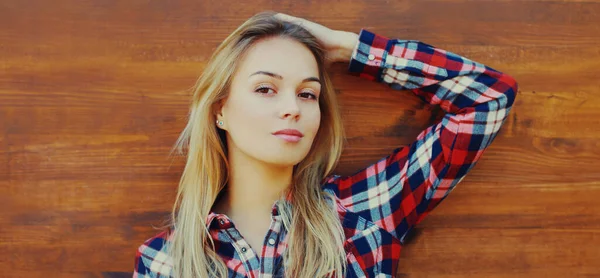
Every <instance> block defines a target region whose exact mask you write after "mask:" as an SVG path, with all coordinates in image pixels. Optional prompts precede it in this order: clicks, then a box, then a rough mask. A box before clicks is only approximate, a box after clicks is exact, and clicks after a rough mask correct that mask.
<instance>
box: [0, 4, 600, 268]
mask: <svg viewBox="0 0 600 278" xmlns="http://www.w3.org/2000/svg"><path fill="white" fill-rule="evenodd" d="M261 10H276V11H282V12H287V13H290V14H292V15H296V16H300V17H306V18H309V19H311V20H314V21H317V22H319V23H322V24H324V25H326V26H328V27H331V28H334V29H342V30H347V31H354V32H358V31H359V30H360V28H363V27H364V28H367V29H369V30H371V31H374V32H376V33H379V34H382V35H385V36H388V37H397V38H403V39H416V40H421V41H424V42H427V43H429V44H432V45H435V46H438V47H441V48H443V49H446V50H450V51H453V52H456V53H459V54H462V55H464V56H467V57H469V58H471V59H473V60H475V61H479V62H482V63H484V64H486V65H489V66H491V67H493V68H495V69H498V70H500V71H504V72H507V73H509V74H511V75H513V76H514V77H515V78H516V79H517V81H518V82H519V85H520V89H519V96H518V98H517V101H516V103H515V106H514V109H513V111H512V112H511V114H510V118H509V119H508V121H507V122H506V125H505V126H504V127H503V129H502V132H501V134H500V135H499V136H498V138H497V139H496V141H495V142H494V144H493V145H492V147H490V149H489V150H488V151H487V152H486V153H485V155H484V157H483V158H482V160H481V161H480V163H479V164H478V165H477V167H476V168H475V169H474V170H473V172H472V173H471V174H470V175H469V176H468V177H467V178H466V179H465V180H464V181H463V182H462V183H461V184H460V185H459V186H458V187H457V190H455V191H454V192H453V193H452V195H451V196H450V197H449V198H448V199H447V200H446V201H445V202H444V203H442V204H441V205H440V206H439V207H438V208H437V209H436V211H435V212H434V213H432V214H431V215H430V216H429V217H428V218H427V219H426V220H425V221H424V222H422V224H421V225H420V227H419V229H417V232H416V233H415V234H414V236H413V237H412V240H411V242H410V243H409V244H408V245H407V246H406V247H405V248H404V249H403V253H402V259H401V263H400V267H399V272H398V274H399V276H400V277H444V278H451V277H452V278H454V277H600V263H599V262H600V206H599V205H598V199H599V198H600V182H599V180H600V170H599V167H598V166H600V162H599V159H600V143H599V142H600V141H599V139H600V128H599V127H598V123H599V121H600V93H599V92H598V90H599V87H600V78H599V75H600V47H599V46H598V45H600V1H592V0H590V1H571V2H569V1H552V0H547V1H542V0H538V1H533V0H532V1H464V0H451V1H441V0H433V1H416V0H411V1H370V0H369V1H367V0H362V1H347V0H343V1H281V2H280V1H264V0H252V1H247V2H239V1H229V0H221V1H189V0H187V1H184V0H181V1H166V0H164V1H148V0H132V1H69V0H56V1H40V0H31V1H11V0H0V185H1V187H0V211H1V212H0V213H1V217H0V248H1V249H2V250H3V252H2V255H0V269H1V270H2V273H1V274H0V276H2V277H130V275H131V271H132V269H133V259H134V254H135V250H136V248H137V246H139V245H140V244H141V243H142V242H143V240H145V239H147V238H149V237H151V236H153V235H154V234H155V233H156V232H157V231H156V230H154V229H153V228H152V225H159V224H161V220H163V219H164V216H165V215H167V214H168V213H169V210H170V209H171V205H172V203H173V201H174V197H175V190H176V184H177V181H178V178H179V175H180V172H181V170H182V166H183V161H182V159H179V158H172V157H169V156H168V151H169V149H170V147H171V146H172V144H173V143H174V141H175V139H176V138H177V136H178V134H179V132H180V131H181V130H182V128H183V127H184V124H185V116H186V113H187V109H188V107H187V103H188V100H189V95H188V91H186V90H187V89H189V88H190V87H191V86H192V85H193V84H194V82H195V80H196V78H197V77H198V75H199V74H200V72H201V71H202V69H203V67H204V65H205V63H206V61H207V59H208V57H209V55H210V54H211V52H212V50H213V49H214V48H215V47H216V46H217V45H218V44H219V43H220V42H221V41H222V40H223V39H224V38H225V37H226V36H227V35H228V34H229V33H230V32H231V31H233V29H234V28H236V27H237V26H238V25H239V24H241V23H242V22H243V21H244V20H245V19H246V18H248V17H249V16H251V15H253V14H254V13H256V12H259V11H261ZM345 69H346V65H337V66H336V67H335V68H334V72H335V74H334V82H335V85H336V86H337V88H338V89H339V91H340V97H341V102H342V105H343V107H344V119H345V123H346V127H347V131H348V143H349V144H348V146H347V149H346V150H345V152H344V156H343V158H342V162H341V166H340V168H339V173H341V174H350V173H351V172H354V171H355V170H357V169H359V168H361V167H364V166H366V165H368V164H369V163H372V162H374V161H376V160H377V159H379V158H380V157H383V156H384V155H386V154H387V153H388V152H389V151H391V150H392V149H393V148H395V147H397V146H398V145H399V144H406V143H409V142H410V141H411V140H412V139H413V138H414V136H416V134H417V133H418V132H419V131H420V130H421V129H422V128H424V127H425V126H427V125H428V124H429V123H431V121H432V119H434V118H435V117H437V116H439V113H440V110H439V109H435V108H433V109H432V108H431V107H428V106H426V105H423V103H421V102H420V100H418V99H417V98H416V97H414V96H412V95H411V94H410V93H408V92H397V91H392V90H391V89H389V88H387V87H386V86H385V85H381V84H374V83H371V82H368V81H365V80H362V79H358V78H356V77H352V76H349V75H347V74H346V73H345ZM407 111H408V112H407Z"/></svg>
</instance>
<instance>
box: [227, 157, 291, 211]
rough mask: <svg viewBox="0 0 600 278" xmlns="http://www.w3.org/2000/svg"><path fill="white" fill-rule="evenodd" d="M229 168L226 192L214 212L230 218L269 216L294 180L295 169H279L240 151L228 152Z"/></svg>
mask: <svg viewBox="0 0 600 278" xmlns="http://www.w3.org/2000/svg"><path fill="white" fill-rule="evenodd" d="M229 167H230V172H229V181H228V183H227V186H226V188H225V189H224V190H226V191H225V192H223V197H222V198H220V200H219V204H216V206H215V210H218V211H217V212H218V213H225V214H227V215H228V216H230V217H232V216H237V217H252V216H259V215H264V216H268V215H270V213H271V208H272V206H273V204H274V202H275V201H276V200H277V199H279V198H281V196H282V194H284V192H285V191H286V190H287V189H288V187H289V186H290V184H291V180H292V173H293V166H289V167H276V166H273V165H269V164H267V163H264V162H261V161H257V160H256V159H253V158H251V157H249V156H247V155H245V154H243V153H241V152H239V151H237V152H236V151H232V152H229Z"/></svg>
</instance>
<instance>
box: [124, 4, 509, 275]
mask: <svg viewBox="0 0 600 278" xmlns="http://www.w3.org/2000/svg"><path fill="white" fill-rule="evenodd" d="M345 61H347V62H349V72H350V73H352V74H354V75H357V76H360V77H364V78H366V79H368V80H374V81H377V82H384V83H386V84H389V86H390V87H391V88H393V89H398V90H411V91H412V92H414V93H415V94H416V95H417V96H419V97H420V98H421V99H423V100H424V101H426V102H428V103H430V104H433V105H440V107H441V108H442V109H444V110H445V112H446V115H445V116H444V118H443V119H442V120H441V121H440V122H438V123H435V124H433V125H431V126H430V127H428V128H427V129H425V130H424V131H423V132H421V133H420V134H419V135H418V136H417V138H416V140H415V141H414V142H413V143H412V144H410V145H408V146H402V147H399V148H397V149H395V150H394V151H393V152H392V153H391V154H390V155H389V156H387V157H385V158H382V159H381V160H380V161H378V162H376V163H375V164H373V165H371V166H369V167H367V168H366V169H364V170H362V171H359V172H357V173H356V174H354V175H351V176H347V177H341V176H339V175H334V174H332V171H333V170H334V169H335V167H336V165H337V162H338V159H339V157H340V154H341V151H342V142H343V140H344V139H343V129H342V120H341V118H340V114H339V108H338V104H337V102H336V95H335V92H334V89H333V87H332V84H331V81H330V78H329V75H328V74H327V71H326V68H325V65H326V64H327V63H331V62H345ZM516 92H517V84H516V82H515V80H514V79H513V78H512V77H510V76H508V75H506V74H504V73H501V72H498V71H496V70H494V69H492V68H490V67H487V66H485V65H483V64H480V63H477V62H474V61H471V60H469V59H467V58H465V57H461V56H459V55H457V54H454V53H451V52H448V51H445V50H442V49H439V48H435V47H433V46H431V45H428V44H425V43H422V42H419V41H414V40H401V39H388V38H386V37H383V36H381V35H377V34H374V33H372V32H369V31H367V30H365V29H362V30H361V31H360V33H359V34H354V33H351V32H345V31H337V30H331V29H329V28H327V27H324V26H322V25H319V24H317V23H314V22H310V21H307V20H304V19H300V18H296V17H292V16H289V15H285V14H274V13H269V12H265V13H260V14H257V15H255V16H253V17H252V18H250V19H249V20H247V21H246V22H244V23H243V24H242V25H241V26H240V27H239V28H238V29H236V30H235V31H234V32H233V33H232V34H231V35H230V36H228V37H227V38H226V39H225V41H223V43H222V44H221V45H220V46H219V47H218V48H217V49H216V51H215V53H214V55H213V56H212V57H211V59H210V61H209V62H208V64H207V65H206V68H205V70H204V73H203V74H202V76H201V77H200V79H199V81H198V83H197V86H196V88H195V92H194V95H193V101H192V104H191V109H190V115H189V122H188V124H187V126H186V127H185V129H184V130H183V133H182V134H181V137H180V138H179V140H178V141H177V144H176V147H177V149H178V150H179V151H180V152H183V149H184V148H185V149H186V150H187V163H186V165H185V169H184V171H183V175H182V177H181V180H180V184H179V190H178V194H177V201H176V202H175V205H174V207H173V214H172V219H171V223H170V224H169V225H168V227H166V229H164V230H163V231H162V232H161V233H159V234H158V235H156V236H155V237H153V238H150V239H148V240H147V241H146V242H144V243H143V244H142V245H141V246H140V247H139V249H138V252H137V256H136V265H135V272H134V277H393V276H395V274H396V271H397V265H398V259H399V257H400V249H401V246H402V244H404V239H405V235H406V234H407V232H408V231H409V230H410V229H411V228H413V227H414V226H415V225H417V224H418V223H419V222H420V221H421V220H423V218H424V217H425V216H426V215H427V214H428V213H429V212H431V210H432V209H434V208H435V207H436V206H437V205H438V204H439V203H440V202H441V201H442V200H444V199H445V198H446V196H447V195H448V194H449V193H450V192H451V191H452V189H453V188H454V187H455V186H456V184H457V183H459V182H460V181H461V180H462V179H463V177H464V176H465V174H467V172H468V171H469V170H470V169H471V168H472V167H473V166H474V165H475V163H476V162H477V161H478V159H479V158H480V157H481V155H482V153H483V151H484V150H485V149H486V148H487V147H488V146H489V145H490V143H491V142H492V141H493V140H494V138H495V136H496V135H497V134H498V130H499V129H500V127H501V126H502V124H503V123H504V121H505V119H506V117H507V115H508V113H509V111H510V108H511V106H512V104H513V102H514V99H515V95H516ZM365 97H368V92H365ZM382 113H383V114H385V111H382Z"/></svg>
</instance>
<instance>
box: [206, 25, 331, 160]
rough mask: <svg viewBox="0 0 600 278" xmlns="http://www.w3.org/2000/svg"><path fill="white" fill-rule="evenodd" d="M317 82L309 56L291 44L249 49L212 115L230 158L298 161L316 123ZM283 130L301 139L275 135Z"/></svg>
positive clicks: (278, 41)
mask: <svg viewBox="0 0 600 278" xmlns="http://www.w3.org/2000/svg"><path fill="white" fill-rule="evenodd" d="M318 77H319V69H318V66H317V62H316V59H315V57H314V56H313V54H312V53H311V52H310V50H308V48H306V47H305V46H304V45H302V44H301V43H299V42H296V41H294V40H292V39H289V38H282V37H272V38H267V39H263V40H260V41H258V42H256V43H255V44H254V45H253V46H252V47H251V48H250V49H248V51H247V52H246V55H245V56H244V57H243V59H242V61H241V64H240V66H239V68H238V70H237V72H236V73H235V75H234V76H233V80H232V84H231V90H230V92H229V96H228V98H227V99H226V100H225V103H224V104H223V107H222V109H221V111H220V114H219V115H218V116H217V119H219V120H221V121H223V125H222V126H220V127H221V128H222V129H225V130H226V131H227V141H228V145H229V151H230V154H229V155H238V154H241V155H246V156H249V157H250V158H252V159H255V160H258V161H261V162H264V163H268V164H272V165H273V166H283V167H286V166H293V165H295V164H298V163H299V162H300V161H302V160H303V159H304V158H305V157H306V155H307V154H308V152H309V151H310V149H311V146H312V143H313V140H314V138H315V135H316V133H317V130H318V129H319V124H320V120H321V112H320V110H319V100H318V99H319V97H320V96H319V95H320V93H321V84H320V81H319V79H318ZM285 129H291V130H297V131H299V132H300V133H301V134H302V135H301V137H296V136H289V135H288V136H286V135H275V134H274V133H276V132H278V131H281V130H285ZM232 152H240V153H237V154H233V153H232Z"/></svg>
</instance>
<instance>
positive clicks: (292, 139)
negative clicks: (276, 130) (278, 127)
mask: <svg viewBox="0 0 600 278" xmlns="http://www.w3.org/2000/svg"><path fill="white" fill-rule="evenodd" d="M275 136H277V137H279V138H281V139H283V140H285V141H286V142H292V143H295V142H298V141H300V139H302V137H300V136H296V135H288V134H275Z"/></svg>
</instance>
